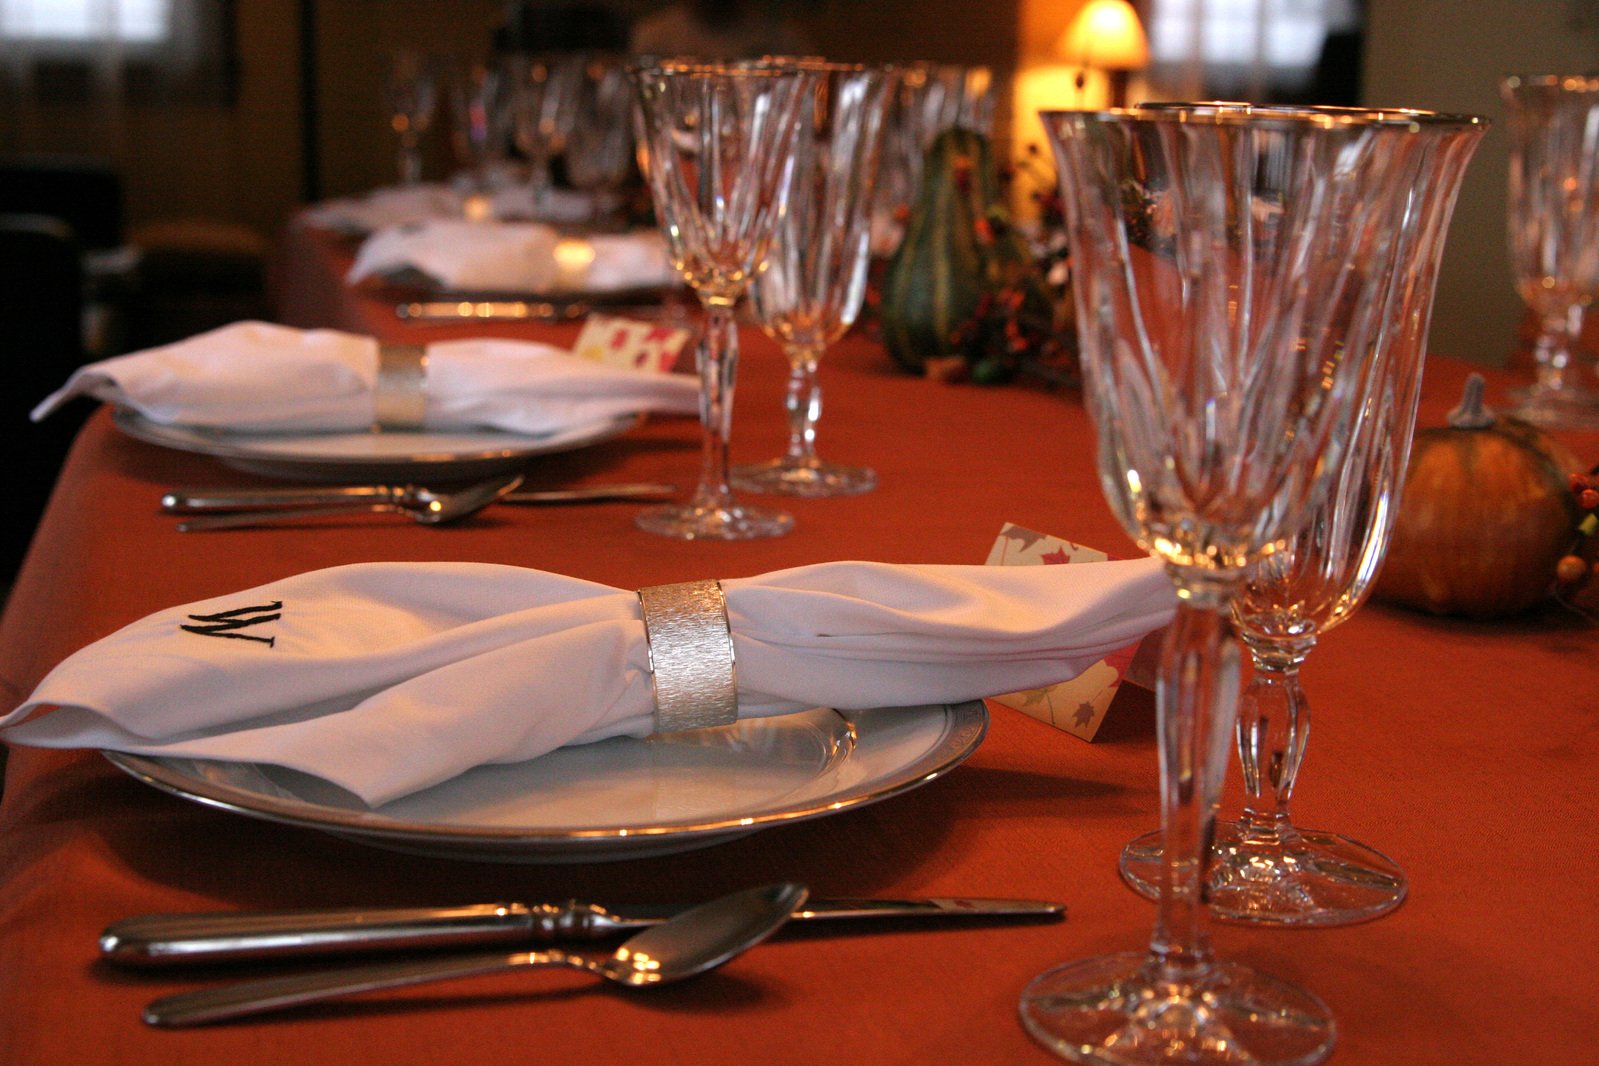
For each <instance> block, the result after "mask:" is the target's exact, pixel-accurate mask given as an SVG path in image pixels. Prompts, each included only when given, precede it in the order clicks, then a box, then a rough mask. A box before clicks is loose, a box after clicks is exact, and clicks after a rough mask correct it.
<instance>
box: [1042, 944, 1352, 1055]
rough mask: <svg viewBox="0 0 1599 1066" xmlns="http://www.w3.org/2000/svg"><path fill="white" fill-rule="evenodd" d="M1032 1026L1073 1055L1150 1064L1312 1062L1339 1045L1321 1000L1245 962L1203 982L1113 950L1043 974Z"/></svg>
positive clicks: (1213, 970) (1217, 968)
mask: <svg viewBox="0 0 1599 1066" xmlns="http://www.w3.org/2000/svg"><path fill="white" fill-rule="evenodd" d="M1020 1010H1021V1018H1022V1025H1023V1026H1025V1027H1026V1029H1027V1031H1028V1032H1029V1033H1030V1034H1032V1036H1033V1038H1034V1039H1036V1040H1037V1041H1038V1042H1039V1043H1041V1044H1043V1045H1044V1046H1045V1047H1047V1048H1048V1049H1049V1050H1051V1051H1053V1052H1054V1053H1055V1054H1057V1055H1059V1056H1061V1057H1062V1058H1065V1059H1070V1060H1072V1061H1073V1062H1092V1063H1105V1064H1114V1066H1140V1064H1148V1063H1183V1064H1185V1066H1198V1064H1211V1063H1225V1064H1231V1066H1306V1064H1309V1063H1317V1062H1321V1061H1322V1060H1323V1059H1325V1058H1326V1057H1327V1056H1328V1055H1329V1054H1331V1052H1332V1048H1333V1041H1334V1040H1335V1038H1336V1036H1337V1026H1336V1025H1335V1024H1334V1022H1333V1018H1332V1014H1331V1013H1329V1012H1328V1010H1327V1007H1326V1005H1325V1004H1323V1003H1322V1002H1321V1000H1319V999H1317V998H1316V997H1315V996H1313V995H1311V994H1310V993H1308V992H1305V991H1302V990H1300V989H1298V988H1295V987H1294V986H1293V985H1290V984H1287V983H1285V982H1282V981H1279V980H1277V979H1276V978H1274V977H1267V976H1266V975H1265V974H1262V973H1258V972H1256V971H1254V970H1252V969H1250V968H1249V967H1247V966H1241V965H1239V964H1237V963H1215V964H1213V965H1212V966H1210V967H1209V968H1208V969H1207V970H1206V971H1205V972H1204V974H1203V975H1202V977H1201V978H1199V979H1198V980H1196V981H1183V982H1174V981H1171V980H1169V979H1163V977H1162V972H1161V968H1160V966H1159V964H1158V963H1157V962H1155V961H1154V960H1153V959H1152V958H1151V957H1150V956H1148V955H1138V954H1132V953H1128V954H1122V955H1103V956H1100V957H1099V958H1094V959H1087V960H1085V961H1083V962H1074V963H1068V964H1067V965H1065V966H1058V967H1056V968H1055V969H1053V970H1048V971H1046V972H1044V973H1042V974H1040V975H1039V976H1038V977H1036V978H1034V980H1033V983H1032V984H1030V985H1028V986H1027V990H1026V991H1025V992H1023V993H1022V999H1021V1004H1020Z"/></svg>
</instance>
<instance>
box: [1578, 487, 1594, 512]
mask: <svg viewBox="0 0 1599 1066" xmlns="http://www.w3.org/2000/svg"><path fill="white" fill-rule="evenodd" d="M1577 506H1578V507H1581V508H1582V509H1583V510H1584V511H1591V510H1593V509H1594V508H1595V507H1599V489H1583V490H1582V491H1581V492H1579V493H1577Z"/></svg>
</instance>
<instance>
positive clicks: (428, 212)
mask: <svg viewBox="0 0 1599 1066" xmlns="http://www.w3.org/2000/svg"><path fill="white" fill-rule="evenodd" d="M469 201H475V202H474V203H472V205H471V208H472V209H471V210H469V209H468V203H469ZM595 206H596V201H595V198H594V196H593V195H591V194H589V193H585V192H580V191H578V190H575V189H550V190H548V191H547V192H546V193H545V195H544V197H543V198H542V201H540V202H537V203H535V199H534V196H533V187H532V185H531V184H530V183H529V182H528V181H527V179H526V177H525V176H523V177H514V178H513V177H512V176H511V175H503V174H502V175H494V176H492V178H491V187H490V188H489V189H488V191H487V192H483V191H480V190H479V189H477V188H476V187H475V183H474V182H472V181H470V180H468V181H464V182H456V183H452V184H449V185H444V184H433V183H428V184H422V185H391V186H386V187H384V188H381V189H373V190H372V191H371V192H369V193H366V194H365V195H363V196H344V197H339V198H338V199H335V200H324V201H322V202H321V203H316V204H311V205H309V206H307V207H305V208H304V209H302V210H301V212H300V221H302V222H304V223H306V224H307V225H311V226H316V227H317V228H319V229H330V230H335V231H337V232H339V233H347V234H359V235H362V236H365V235H366V234H368V233H374V232H376V231H377V230H380V229H383V228H385V227H388V226H404V225H409V224H413V223H418V222H429V221H433V220H435V219H462V218H470V217H474V215H475V216H476V217H479V218H482V217H487V218H498V219H506V220H518V221H526V220H528V219H532V218H539V219H542V220H543V221H545V222H559V223H566V224H581V223H585V222H589V221H592V220H593V218H594V215H595Z"/></svg>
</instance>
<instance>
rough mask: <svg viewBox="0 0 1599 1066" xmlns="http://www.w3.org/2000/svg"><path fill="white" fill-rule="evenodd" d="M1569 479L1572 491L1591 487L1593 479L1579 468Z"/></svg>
mask: <svg viewBox="0 0 1599 1066" xmlns="http://www.w3.org/2000/svg"><path fill="white" fill-rule="evenodd" d="M1569 480H1570V484H1571V491H1572V492H1581V491H1582V490H1583V489H1588V488H1592V487H1593V479H1592V478H1590V477H1589V476H1588V475H1587V474H1584V473H1583V472H1582V471H1581V470H1579V471H1577V472H1576V473H1575V474H1572V475H1571V477H1570V479H1569Z"/></svg>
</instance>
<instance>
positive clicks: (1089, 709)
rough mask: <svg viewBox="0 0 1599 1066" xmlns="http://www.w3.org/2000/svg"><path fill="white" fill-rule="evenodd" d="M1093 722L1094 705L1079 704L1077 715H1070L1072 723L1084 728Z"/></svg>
mask: <svg viewBox="0 0 1599 1066" xmlns="http://www.w3.org/2000/svg"><path fill="white" fill-rule="evenodd" d="M1093 720H1094V705H1093V704H1092V703H1079V704H1078V705H1077V713H1076V714H1074V715H1072V721H1073V722H1074V723H1075V724H1076V725H1078V726H1079V727H1081V726H1086V725H1087V724H1088V723H1089V722H1092V721H1093Z"/></svg>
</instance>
